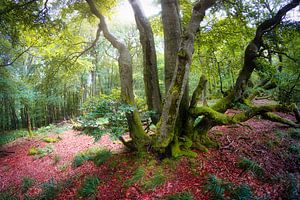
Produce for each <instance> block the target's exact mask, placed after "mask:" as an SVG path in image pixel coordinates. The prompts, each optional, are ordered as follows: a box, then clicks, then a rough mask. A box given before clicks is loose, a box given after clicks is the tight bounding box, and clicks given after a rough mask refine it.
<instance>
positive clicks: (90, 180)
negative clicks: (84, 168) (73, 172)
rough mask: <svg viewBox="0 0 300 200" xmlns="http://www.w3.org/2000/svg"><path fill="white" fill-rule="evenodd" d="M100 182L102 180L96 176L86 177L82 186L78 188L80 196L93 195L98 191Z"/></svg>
mask: <svg viewBox="0 0 300 200" xmlns="http://www.w3.org/2000/svg"><path fill="white" fill-rule="evenodd" d="M99 184H100V180H99V178H98V177H96V176H88V177H86V178H85V180H84V182H83V184H82V186H81V188H80V189H79V190H78V196H80V197H93V196H94V195H95V194H96V192H97V187H98V185H99Z"/></svg>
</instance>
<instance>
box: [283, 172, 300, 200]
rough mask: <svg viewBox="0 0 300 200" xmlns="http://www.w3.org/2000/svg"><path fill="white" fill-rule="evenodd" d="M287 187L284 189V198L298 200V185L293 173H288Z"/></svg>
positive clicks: (299, 187) (299, 189)
mask: <svg viewBox="0 0 300 200" xmlns="http://www.w3.org/2000/svg"><path fill="white" fill-rule="evenodd" d="M287 182H288V184H287V188H286V189H285V198H286V199H295V200H299V199H300V198H299V197H300V193H299V191H300V186H299V182H298V180H297V178H296V177H295V175H294V174H288V177H287Z"/></svg>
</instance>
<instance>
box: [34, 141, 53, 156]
mask: <svg viewBox="0 0 300 200" xmlns="http://www.w3.org/2000/svg"><path fill="white" fill-rule="evenodd" d="M53 149H54V148H53V146H52V145H49V144H47V145H46V146H45V147H44V148H36V147H31V148H30V149H29V150H28V155H29V156H35V159H38V158H42V157H44V156H46V155H48V154H50V153H52V152H53Z"/></svg>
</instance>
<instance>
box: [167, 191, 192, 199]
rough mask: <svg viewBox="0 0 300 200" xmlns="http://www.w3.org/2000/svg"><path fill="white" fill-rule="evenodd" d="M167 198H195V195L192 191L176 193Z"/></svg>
mask: <svg viewBox="0 0 300 200" xmlns="http://www.w3.org/2000/svg"><path fill="white" fill-rule="evenodd" d="M166 199H167V200H194V197H193V195H192V194H191V193H190V192H182V193H176V194H173V195H169V196H167V197H166Z"/></svg>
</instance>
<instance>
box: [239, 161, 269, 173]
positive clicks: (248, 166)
mask: <svg viewBox="0 0 300 200" xmlns="http://www.w3.org/2000/svg"><path fill="white" fill-rule="evenodd" d="M238 167H239V168H241V169H243V170H244V172H246V171H251V172H252V173H253V174H254V175H256V176H257V177H262V176H264V170H263V169H262V168H261V166H259V164H257V163H256V162H255V161H252V160H249V159H247V158H242V159H240V161H238Z"/></svg>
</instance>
